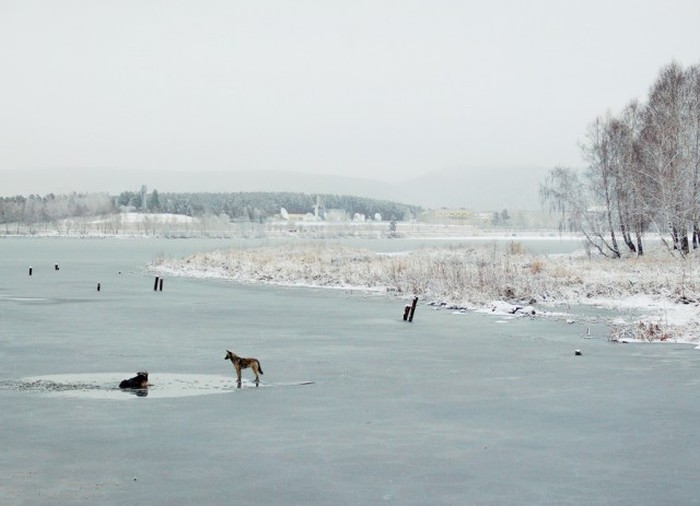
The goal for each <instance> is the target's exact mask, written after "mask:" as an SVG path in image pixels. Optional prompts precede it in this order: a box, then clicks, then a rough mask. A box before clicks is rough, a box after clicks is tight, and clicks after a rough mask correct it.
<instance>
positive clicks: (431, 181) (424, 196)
mask: <svg viewBox="0 0 700 506" xmlns="http://www.w3.org/2000/svg"><path fill="white" fill-rule="evenodd" d="M547 171H548V169H545V168H541V167H497V168H478V167H472V168H460V169H449V170H441V171H437V172H432V173H429V174H426V175H424V176H420V177H416V178H411V179H406V180H404V181H397V182H396V183H393V184H392V183H386V182H382V181H376V180H370V179H362V178H355V177H349V176H348V177H343V176H331V175H320V174H312V173H304V172H286V171H231V172H223V171H221V172H215V171H191V172H171V171H165V170H161V171H158V170H140V171H139V170H114V169H112V170H97V169H44V170H24V171H19V170H9V171H0V178H2V183H1V184H0V196H12V195H29V194H32V193H33V194H39V195H45V194H48V193H56V194H61V193H71V192H74V191H75V192H106V193H109V194H112V195H117V194H119V193H120V192H122V191H125V190H131V191H136V190H139V189H140V188H141V185H144V184H145V185H146V186H147V187H148V190H149V191H151V190H153V189H157V190H158V191H159V192H173V193H176V192H239V191H240V192H245V191H286V192H302V193H330V194H343V195H356V196H361V197H371V198H379V199H388V200H395V201H398V202H404V203H408V204H418V205H421V206H423V207H426V208H436V207H465V208H468V209H473V210H481V211H493V210H501V209H509V210H538V209H540V203H539V196H538V190H539V184H540V182H542V181H543V179H544V176H545V174H546V173H547Z"/></svg>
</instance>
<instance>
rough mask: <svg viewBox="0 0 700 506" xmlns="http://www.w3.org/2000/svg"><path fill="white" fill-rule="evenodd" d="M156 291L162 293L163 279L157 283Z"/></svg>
mask: <svg viewBox="0 0 700 506" xmlns="http://www.w3.org/2000/svg"><path fill="white" fill-rule="evenodd" d="M158 290H159V291H161V292H162V291H163V278H160V282H159V283H158Z"/></svg>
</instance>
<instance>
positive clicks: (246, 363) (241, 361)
mask: <svg viewBox="0 0 700 506" xmlns="http://www.w3.org/2000/svg"><path fill="white" fill-rule="evenodd" d="M224 360H230V361H231V363H232V364H233V367H234V369H236V377H237V379H238V388H241V370H242V369H248V368H250V369H252V370H253V372H254V373H255V386H258V384H259V383H260V377H259V376H258V373H260V374H264V373H263V370H262V367H261V366H260V361H259V360H258V359H257V358H243V357H239V356H238V355H236V354H235V353H232V352H230V351H229V350H226V356H225V357H224Z"/></svg>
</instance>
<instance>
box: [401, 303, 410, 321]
mask: <svg viewBox="0 0 700 506" xmlns="http://www.w3.org/2000/svg"><path fill="white" fill-rule="evenodd" d="M410 312H411V305H410V304H406V307H404V308H403V321H408V313H410Z"/></svg>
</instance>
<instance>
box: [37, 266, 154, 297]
mask: <svg viewBox="0 0 700 506" xmlns="http://www.w3.org/2000/svg"><path fill="white" fill-rule="evenodd" d="M53 268H54V270H55V271H58V270H60V267H59V266H58V264H54V266H53ZM32 274H34V268H33V267H32V266H31V265H30V266H29V275H30V276H31V275H32ZM119 274H121V272H120V273H119ZM100 290H102V285H101V284H100V283H97V291H98V292H99V291H100ZM153 291H154V292H162V291H163V278H161V277H160V276H156V280H155V283H153Z"/></svg>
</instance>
